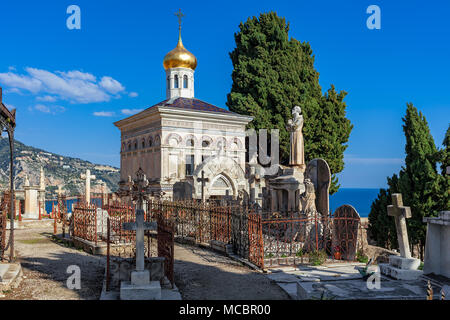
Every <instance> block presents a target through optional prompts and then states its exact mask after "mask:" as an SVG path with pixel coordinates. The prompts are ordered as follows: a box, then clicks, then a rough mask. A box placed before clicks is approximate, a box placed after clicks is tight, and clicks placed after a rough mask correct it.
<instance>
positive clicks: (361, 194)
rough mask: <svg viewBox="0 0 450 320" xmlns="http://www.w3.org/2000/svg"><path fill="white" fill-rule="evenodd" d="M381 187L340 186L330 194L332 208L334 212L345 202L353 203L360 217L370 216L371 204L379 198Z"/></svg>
mask: <svg viewBox="0 0 450 320" xmlns="http://www.w3.org/2000/svg"><path fill="white" fill-rule="evenodd" d="M379 192H380V189H357V188H339V190H338V192H336V193H335V194H333V195H332V196H330V210H331V212H332V213H333V212H334V211H335V210H336V209H337V208H339V207H340V206H342V205H344V204H349V205H352V206H353V207H354V208H355V209H356V211H358V213H359V216H360V217H368V216H369V212H370V206H371V204H372V202H373V201H374V200H375V199H376V198H377V196H378V193H379Z"/></svg>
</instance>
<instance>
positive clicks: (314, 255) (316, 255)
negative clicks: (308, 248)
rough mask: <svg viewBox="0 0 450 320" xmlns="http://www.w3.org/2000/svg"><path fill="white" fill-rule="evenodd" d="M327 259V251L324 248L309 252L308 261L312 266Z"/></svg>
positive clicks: (318, 264)
mask: <svg viewBox="0 0 450 320" xmlns="http://www.w3.org/2000/svg"><path fill="white" fill-rule="evenodd" d="M325 261H327V253H326V252H325V251H324V250H314V251H312V252H310V253H309V262H310V263H311V264H312V265H313V266H320V265H321V264H324V263H325Z"/></svg>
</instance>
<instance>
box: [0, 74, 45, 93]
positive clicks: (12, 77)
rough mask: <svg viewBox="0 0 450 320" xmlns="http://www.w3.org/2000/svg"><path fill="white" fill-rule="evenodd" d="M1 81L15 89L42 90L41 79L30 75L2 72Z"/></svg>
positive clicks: (33, 91) (34, 91) (35, 91)
mask: <svg viewBox="0 0 450 320" xmlns="http://www.w3.org/2000/svg"><path fill="white" fill-rule="evenodd" d="M0 83H3V84H5V85H7V86H9V87H12V88H13V89H17V90H18V89H25V90H28V91H30V92H32V93H37V92H39V91H40V90H42V83H41V81H39V80H37V79H34V78H32V77H29V76H23V75H17V74H15V73H13V72H8V73H0Z"/></svg>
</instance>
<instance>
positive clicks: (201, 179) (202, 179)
mask: <svg viewBox="0 0 450 320" xmlns="http://www.w3.org/2000/svg"><path fill="white" fill-rule="evenodd" d="M197 181H198V182H201V183H202V201H205V182H208V181H209V179H208V178H205V172H204V171H203V170H202V177H201V178H197Z"/></svg>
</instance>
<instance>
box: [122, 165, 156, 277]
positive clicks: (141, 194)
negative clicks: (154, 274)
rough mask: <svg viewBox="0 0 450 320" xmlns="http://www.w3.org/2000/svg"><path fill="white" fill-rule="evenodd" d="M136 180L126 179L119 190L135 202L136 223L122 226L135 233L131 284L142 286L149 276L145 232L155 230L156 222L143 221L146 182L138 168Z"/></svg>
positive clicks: (146, 193)
mask: <svg viewBox="0 0 450 320" xmlns="http://www.w3.org/2000/svg"><path fill="white" fill-rule="evenodd" d="M136 176H137V178H136V179H134V180H131V177H128V183H127V184H125V187H122V188H121V190H119V194H120V195H122V196H131V197H132V199H133V201H136V222H128V223H124V224H123V228H124V229H125V230H135V231H136V270H135V271H134V272H132V273H131V283H132V284H133V285H142V284H146V283H149V281H150V276H149V274H148V270H145V244H144V241H145V238H144V231H145V230H156V228H157V224H156V222H146V221H144V200H147V197H148V194H149V190H148V184H149V183H148V180H147V177H146V176H145V174H144V172H143V170H142V169H141V168H139V170H138V171H137V172H136Z"/></svg>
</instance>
